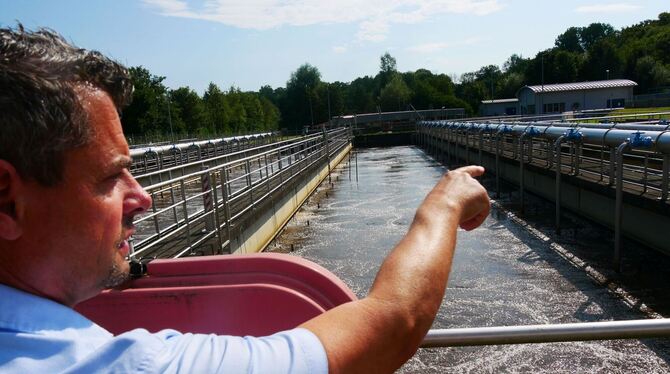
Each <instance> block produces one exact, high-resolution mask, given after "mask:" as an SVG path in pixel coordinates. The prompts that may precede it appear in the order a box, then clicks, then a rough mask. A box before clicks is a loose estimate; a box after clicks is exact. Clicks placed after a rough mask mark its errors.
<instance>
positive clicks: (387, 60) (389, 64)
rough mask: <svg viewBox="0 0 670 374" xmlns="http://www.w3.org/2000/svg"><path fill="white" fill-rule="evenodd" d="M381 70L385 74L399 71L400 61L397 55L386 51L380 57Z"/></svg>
mask: <svg viewBox="0 0 670 374" xmlns="http://www.w3.org/2000/svg"><path fill="white" fill-rule="evenodd" d="M379 71H380V72H381V73H385V74H391V73H394V72H397V71H398V63H397V61H396V59H395V57H393V56H391V54H390V53H388V52H386V53H384V54H383V55H382V57H380V63H379Z"/></svg>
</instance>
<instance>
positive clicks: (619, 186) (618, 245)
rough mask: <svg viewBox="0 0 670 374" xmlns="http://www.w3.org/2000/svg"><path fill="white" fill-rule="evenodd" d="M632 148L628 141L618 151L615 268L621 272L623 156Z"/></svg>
mask: <svg viewBox="0 0 670 374" xmlns="http://www.w3.org/2000/svg"><path fill="white" fill-rule="evenodd" d="M629 147H630V143H629V142H628V141H626V142H624V143H622V144H621V145H620V146H619V147H618V148H617V149H616V155H615V156H616V158H615V160H616V202H615V207H614V261H613V262H614V268H615V269H616V270H617V271H621V224H622V221H623V212H622V209H623V178H624V176H623V154H624V152H626V150H627V149H628V148H629Z"/></svg>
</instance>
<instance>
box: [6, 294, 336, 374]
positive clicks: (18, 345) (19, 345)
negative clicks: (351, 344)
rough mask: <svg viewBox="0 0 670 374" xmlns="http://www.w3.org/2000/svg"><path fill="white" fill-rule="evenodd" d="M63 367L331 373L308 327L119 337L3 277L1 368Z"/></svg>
mask: <svg viewBox="0 0 670 374" xmlns="http://www.w3.org/2000/svg"><path fill="white" fill-rule="evenodd" d="M128 318H132V317H131V316H128ZM61 372H67V373H176V372H182V373H289V372H290V373H327V372H328V359H327V357H326V352H325V350H324V349H323V346H322V345H321V342H320V341H319V339H318V338H317V337H316V336H315V335H314V334H313V333H312V332H310V331H309V330H306V329H301V328H297V329H294V330H289V331H284V332H280V333H277V334H274V335H271V336H267V337H263V338H254V337H234V336H218V335H204V334H182V333H179V332H177V331H174V330H163V331H160V332H158V333H153V334H152V333H149V332H148V331H146V330H144V329H136V330H132V331H129V332H126V333H123V334H121V335H118V336H113V335H112V334H111V333H109V332H108V331H107V330H105V329H103V328H102V327H100V326H98V325H96V324H95V323H93V322H92V321H90V320H88V319H86V318H85V317H84V316H82V315H81V314H79V313H77V312H76V311H74V310H72V309H71V308H68V307H66V306H64V305H61V304H58V303H56V302H54V301H51V300H48V299H44V298H41V297H37V296H35V295H31V294H28V293H25V292H22V291H19V290H16V289H13V288H10V287H7V286H4V285H1V284H0V373H61Z"/></svg>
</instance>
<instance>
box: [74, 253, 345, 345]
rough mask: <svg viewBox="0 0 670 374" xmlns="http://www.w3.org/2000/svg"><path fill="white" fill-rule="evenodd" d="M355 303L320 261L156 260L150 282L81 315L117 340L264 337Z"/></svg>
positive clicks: (91, 304) (93, 304)
mask: <svg viewBox="0 0 670 374" xmlns="http://www.w3.org/2000/svg"><path fill="white" fill-rule="evenodd" d="M355 299H356V296H355V295H354V294H353V293H352V292H351V290H350V289H349V288H348V287H347V286H346V285H345V284H344V283H343V282H342V281H341V280H340V279H339V278H337V277H336V276H335V275H333V274H332V273H331V272H329V271H328V270H326V269H324V268H323V267H321V266H319V265H317V264H314V263H313V262H310V261H307V260H304V259H302V258H299V257H295V256H291V255H284V254H256V255H240V256H236V255H230V256H204V257H192V258H184V259H175V260H155V261H152V262H151V263H149V264H148V275H147V276H145V277H143V278H140V279H137V280H134V281H132V282H130V283H129V284H127V285H126V287H125V288H123V289H121V290H107V291H104V292H103V293H102V294H100V295H99V296H97V297H95V298H93V299H90V300H87V301H85V302H83V303H81V304H79V305H78V306H77V307H76V309H77V310H78V311H79V312H80V313H82V314H84V315H85V316H87V317H88V318H90V319H91V320H93V321H95V322H96V323H98V324H99V325H101V326H103V327H105V328H106V329H108V330H109V331H111V332H112V333H114V334H119V333H122V332H124V331H128V330H131V329H133V328H138V327H141V328H146V329H147V330H149V331H158V330H161V329H165V328H172V329H176V330H178V331H181V332H194V333H216V334H231V335H254V336H261V335H268V334H272V333H274V332H277V331H282V330H286V329H291V328H294V327H296V326H298V325H299V324H301V323H302V322H304V321H307V320H308V319H310V318H312V317H315V316H317V315H319V314H320V313H322V312H323V311H325V310H328V309H331V308H333V307H335V306H337V305H340V304H342V303H345V302H348V301H352V300H355Z"/></svg>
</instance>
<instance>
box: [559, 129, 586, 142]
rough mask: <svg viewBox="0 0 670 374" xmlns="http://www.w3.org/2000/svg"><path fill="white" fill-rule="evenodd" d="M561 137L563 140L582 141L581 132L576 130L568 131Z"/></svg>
mask: <svg viewBox="0 0 670 374" xmlns="http://www.w3.org/2000/svg"><path fill="white" fill-rule="evenodd" d="M563 137H564V138H565V140H569V141H573V142H578V141H580V140H582V132H581V131H579V130H577V129H568V131H566V132H565V133H564V134H563Z"/></svg>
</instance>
